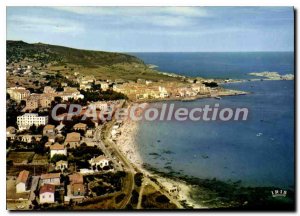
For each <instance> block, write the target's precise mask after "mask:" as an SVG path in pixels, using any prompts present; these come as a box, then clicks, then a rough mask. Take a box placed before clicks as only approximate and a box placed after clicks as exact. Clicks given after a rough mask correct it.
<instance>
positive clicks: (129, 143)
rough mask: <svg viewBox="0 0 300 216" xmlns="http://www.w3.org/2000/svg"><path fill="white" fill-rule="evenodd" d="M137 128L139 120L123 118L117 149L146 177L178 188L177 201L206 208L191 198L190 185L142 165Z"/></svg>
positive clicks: (117, 139) (194, 206)
mask: <svg viewBox="0 0 300 216" xmlns="http://www.w3.org/2000/svg"><path fill="white" fill-rule="evenodd" d="M138 130H139V122H136V121H132V120H129V119H127V120H125V121H124V122H123V125H122V126H121V127H120V128H119V131H120V132H121V134H120V135H119V136H118V137H117V138H116V141H115V144H116V145H117V147H118V148H119V150H120V151H121V152H122V153H123V154H124V156H125V157H126V158H127V159H128V160H129V161H130V162H131V163H132V164H133V166H134V167H136V168H137V170H139V171H140V172H141V173H143V174H144V175H145V176H148V177H155V178H156V179H157V181H158V182H159V183H160V184H161V185H163V186H166V185H170V184H172V185H174V186H176V187H178V188H179V193H178V197H179V201H183V200H185V201H186V204H187V205H189V206H191V207H193V208H206V207H204V206H201V205H199V204H198V203H196V201H195V200H193V199H192V197H191V196H190V193H191V192H192V185H188V184H187V183H186V182H184V181H183V180H178V179H176V180H175V179H171V178H167V177H163V176H161V175H159V174H157V173H152V172H151V171H150V170H147V169H146V168H144V167H143V164H144V161H143V159H142V157H141V155H140V151H139V146H138V144H137V143H136V140H135V138H136V135H137V133H138Z"/></svg>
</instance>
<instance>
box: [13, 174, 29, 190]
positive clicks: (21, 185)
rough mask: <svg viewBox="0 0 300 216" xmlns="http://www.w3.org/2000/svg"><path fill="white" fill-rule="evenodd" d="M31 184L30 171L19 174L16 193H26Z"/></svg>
mask: <svg viewBox="0 0 300 216" xmlns="http://www.w3.org/2000/svg"><path fill="white" fill-rule="evenodd" d="M28 184H29V171H27V170H23V171H21V172H20V173H19V175H18V178H17V182H16V191H17V193H24V192H26V191H27V190H26V189H27V188H28Z"/></svg>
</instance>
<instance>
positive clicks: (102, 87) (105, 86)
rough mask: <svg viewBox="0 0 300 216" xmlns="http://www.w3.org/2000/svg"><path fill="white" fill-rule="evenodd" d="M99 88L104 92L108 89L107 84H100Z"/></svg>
mask: <svg viewBox="0 0 300 216" xmlns="http://www.w3.org/2000/svg"><path fill="white" fill-rule="evenodd" d="M100 86H101V89H102V90H103V91H106V90H107V89H108V88H109V83H107V82H101V83H100Z"/></svg>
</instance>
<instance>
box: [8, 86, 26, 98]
mask: <svg viewBox="0 0 300 216" xmlns="http://www.w3.org/2000/svg"><path fill="white" fill-rule="evenodd" d="M7 93H8V94H9V96H10V97H11V98H12V99H14V100H15V101H17V102H20V101H21V100H25V99H26V98H28V97H29V96H30V91H29V90H26V88H23V87H12V88H8V89H7Z"/></svg>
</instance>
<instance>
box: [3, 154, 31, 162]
mask: <svg viewBox="0 0 300 216" xmlns="http://www.w3.org/2000/svg"><path fill="white" fill-rule="evenodd" d="M33 156H34V152H9V155H8V157H7V161H10V160H11V161H13V163H14V164H27V163H28V161H29V162H30V160H31V159H32V158H33Z"/></svg>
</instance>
